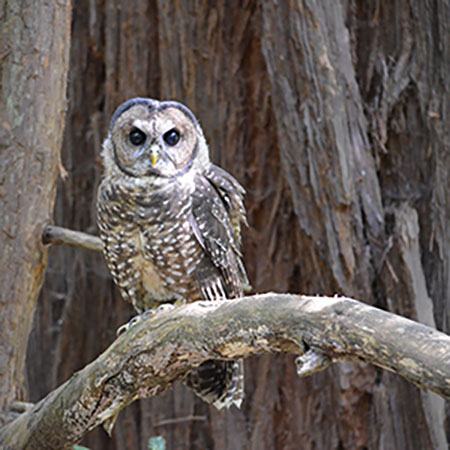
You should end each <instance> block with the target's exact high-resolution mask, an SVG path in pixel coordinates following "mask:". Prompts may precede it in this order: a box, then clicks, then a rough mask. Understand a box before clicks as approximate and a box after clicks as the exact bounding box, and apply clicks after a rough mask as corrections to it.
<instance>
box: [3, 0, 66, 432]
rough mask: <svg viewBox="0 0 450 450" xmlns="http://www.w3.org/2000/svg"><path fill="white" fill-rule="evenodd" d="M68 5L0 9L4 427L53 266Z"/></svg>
mask: <svg viewBox="0 0 450 450" xmlns="http://www.w3.org/2000/svg"><path fill="white" fill-rule="evenodd" d="M70 12H71V5H70V2H57V3H55V2H53V1H45V2H40V4H39V6H38V5H36V4H35V3H34V2H31V1H7V2H5V3H3V4H2V6H0V29H1V33H0V42H1V43H2V44H1V45H2V47H1V49H0V52H1V54H0V61H1V70H0V104H1V105H2V106H1V108H0V124H1V125H0V150H1V163H0V210H1V212H2V213H1V215H0V230H1V233H2V238H1V242H2V251H1V252H0V267H1V270H0V286H1V290H0V309H1V311H2V312H1V314H0V425H1V423H2V421H6V420H7V417H6V416H5V415H4V413H5V412H6V409H7V407H8V406H9V405H10V403H11V402H12V401H13V400H20V399H23V397H24V392H23V389H24V385H23V379H24V378H23V375H24V373H23V372H24V365H25V356H26V349H27V344H28V337H29V334H30V331H31V326H32V319H33V314H34V311H35V307H36V300H37V296H38V293H39V290H40V288H41V285H42V282H43V279H44V272H45V269H46V265H47V254H48V250H47V249H46V248H45V247H44V245H43V243H42V230H43V228H44V227H45V225H46V224H48V223H49V222H50V221H51V214H52V211H53V204H54V200H55V193H56V179H57V177H58V174H59V173H60V170H61V166H60V147H61V144H62V136H63V131H64V125H65V123H64V118H65V111H66V78H67V71H68V67H69V42H70Z"/></svg>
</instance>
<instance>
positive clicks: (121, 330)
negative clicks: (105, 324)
mask: <svg viewBox="0 0 450 450" xmlns="http://www.w3.org/2000/svg"><path fill="white" fill-rule="evenodd" d="M143 319H144V314H141V315H139V316H134V317H133V318H132V319H131V320H130V321H129V322H128V323H126V324H124V325H122V326H121V327H119V328H118V329H117V331H116V335H117V336H120V335H121V334H123V333H126V332H127V331H128V330H129V329H130V328H132V327H134V326H135V325H136V324H138V323H139V322H141V321H142V320H143Z"/></svg>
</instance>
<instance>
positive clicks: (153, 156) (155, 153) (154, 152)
mask: <svg viewBox="0 0 450 450" xmlns="http://www.w3.org/2000/svg"><path fill="white" fill-rule="evenodd" d="M158 159H159V148H158V147H157V146H153V147H151V148H150V160H151V162H152V166H153V167H155V166H156V163H157V162H158Z"/></svg>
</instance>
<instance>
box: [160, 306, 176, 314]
mask: <svg viewBox="0 0 450 450" xmlns="http://www.w3.org/2000/svg"><path fill="white" fill-rule="evenodd" d="M175 308H176V306H175V305H172V304H171V303H163V304H162V305H159V306H158V307H157V308H156V314H159V313H164V312H169V311H172V310H173V309H175Z"/></svg>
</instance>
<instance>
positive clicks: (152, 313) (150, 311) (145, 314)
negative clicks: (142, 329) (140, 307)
mask: <svg viewBox="0 0 450 450" xmlns="http://www.w3.org/2000/svg"><path fill="white" fill-rule="evenodd" d="M155 315H156V311H155V310H154V309H147V311H144V312H143V313H142V318H144V319H147V318H148V317H153V316H155Z"/></svg>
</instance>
